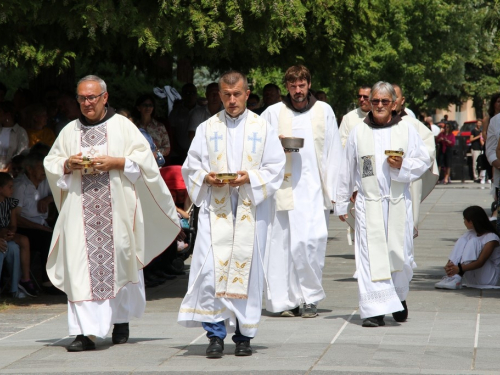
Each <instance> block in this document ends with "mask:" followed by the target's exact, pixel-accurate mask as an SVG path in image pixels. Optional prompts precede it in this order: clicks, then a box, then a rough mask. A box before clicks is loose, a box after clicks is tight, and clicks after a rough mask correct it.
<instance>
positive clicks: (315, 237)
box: [262, 65, 342, 318]
mask: <svg viewBox="0 0 500 375" xmlns="http://www.w3.org/2000/svg"><path fill="white" fill-rule="evenodd" d="M284 82H285V85H286V88H287V90H288V95H287V96H286V98H285V99H284V100H283V101H282V102H280V103H277V104H274V105H272V106H270V107H268V108H267V109H266V110H265V111H264V112H263V113H262V117H263V118H265V119H266V120H267V121H269V122H270V123H271V125H272V126H273V128H274V129H276V131H277V132H278V134H280V137H296V138H303V139H304V147H303V148H300V149H299V152H291V153H287V157H286V165H285V177H284V180H283V184H282V185H281V187H280V190H279V191H278V192H277V193H276V214H275V216H274V219H273V223H272V230H271V235H270V241H269V243H268V250H267V251H266V264H265V267H266V270H267V274H268V280H267V281H268V282H269V288H267V289H266V309H267V310H268V311H271V312H279V313H281V316H284V317H294V316H298V315H301V316H302V318H315V317H316V316H318V310H317V306H318V303H319V302H320V301H321V300H323V299H324V298H325V291H324V290H323V284H322V276H323V266H324V264H325V252H326V242H327V239H328V220H329V215H330V210H331V209H332V208H333V202H334V201H335V188H336V186H337V178H338V173H339V168H340V162H341V158H342V146H341V144H340V136H339V132H338V127H337V121H336V120H335V114H334V113H333V110H332V107H330V106H329V105H328V104H327V103H324V102H321V101H317V100H316V99H315V98H314V96H313V95H311V92H310V91H309V89H310V87H311V74H310V72H309V70H308V69H307V68H306V67H305V66H303V65H296V66H292V67H290V68H288V70H287V71H286V73H285V79H284ZM269 291H270V292H271V293H269ZM302 304H303V305H304V306H303V309H302V312H300V306H301V305H302Z"/></svg>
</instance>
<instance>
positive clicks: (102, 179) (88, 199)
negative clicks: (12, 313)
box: [81, 123, 115, 301]
mask: <svg viewBox="0 0 500 375" xmlns="http://www.w3.org/2000/svg"><path fill="white" fill-rule="evenodd" d="M106 130H107V126H106V123H104V124H100V125H97V126H93V127H85V126H84V127H82V132H81V145H82V147H93V146H98V145H103V144H106V142H107V131H106ZM109 182H110V180H109V173H108V172H100V173H96V174H82V204H83V221H84V226H85V238H86V240H87V253H88V262H89V271H90V283H91V288H92V300H94V301H96V300H105V299H109V298H113V297H114V284H115V282H114V269H115V266H114V263H115V262H114V258H115V254H114V253H115V249H114V243H113V211H112V207H111V193H110V184H109Z"/></svg>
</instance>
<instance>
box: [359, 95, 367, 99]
mask: <svg viewBox="0 0 500 375" xmlns="http://www.w3.org/2000/svg"><path fill="white" fill-rule="evenodd" d="M358 99H364V100H368V99H370V97H369V96H368V95H358Z"/></svg>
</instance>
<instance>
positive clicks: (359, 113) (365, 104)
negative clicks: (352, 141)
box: [339, 86, 372, 147]
mask: <svg viewBox="0 0 500 375" xmlns="http://www.w3.org/2000/svg"><path fill="white" fill-rule="evenodd" d="M370 91H372V88H371V87H370V86H361V87H360V88H359V91H358V104H359V107H358V108H356V109H353V110H352V111H351V112H349V113H347V114H346V115H345V116H344V117H342V122H341V123H340V126H339V133H340V142H342V147H345V143H346V142H347V138H348V137H349V133H350V132H351V130H352V129H353V128H354V127H355V126H356V125H358V124H359V123H360V122H361V121H363V120H364V119H365V117H366V115H367V114H368V112H370V110H371V109H372V105H371V103H370Z"/></svg>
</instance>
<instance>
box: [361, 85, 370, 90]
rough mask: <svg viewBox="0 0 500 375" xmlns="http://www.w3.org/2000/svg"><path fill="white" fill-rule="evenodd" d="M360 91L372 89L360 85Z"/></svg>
mask: <svg viewBox="0 0 500 375" xmlns="http://www.w3.org/2000/svg"><path fill="white" fill-rule="evenodd" d="M359 89H360V90H371V89H372V87H371V86H368V85H362V86H361V87H360V88H359Z"/></svg>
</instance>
